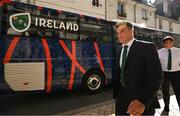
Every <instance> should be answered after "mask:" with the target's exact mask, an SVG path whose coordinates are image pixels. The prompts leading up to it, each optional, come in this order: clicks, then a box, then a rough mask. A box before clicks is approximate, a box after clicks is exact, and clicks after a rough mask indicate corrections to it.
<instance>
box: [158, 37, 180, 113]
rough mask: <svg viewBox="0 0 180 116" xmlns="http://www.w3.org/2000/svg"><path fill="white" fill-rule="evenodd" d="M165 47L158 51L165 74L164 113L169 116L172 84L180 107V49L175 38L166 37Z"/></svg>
mask: <svg viewBox="0 0 180 116" xmlns="http://www.w3.org/2000/svg"><path fill="white" fill-rule="evenodd" d="M163 46H164V47H163V48H161V49H160V50H158V53H159V58H160V61H161V65H162V69H163V73H164V81H163V84H162V93H163V100H164V103H165V107H164V111H163V113H164V114H168V112H169V101H170V91H169V89H170V83H171V85H172V87H173V90H174V93H175V96H176V99H177V102H178V105H179V106H180V86H179V84H180V49H179V48H177V47H174V38H173V37H171V36H166V37H165V38H164V39H163Z"/></svg>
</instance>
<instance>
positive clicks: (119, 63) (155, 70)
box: [113, 22, 162, 115]
mask: <svg viewBox="0 0 180 116" xmlns="http://www.w3.org/2000/svg"><path fill="white" fill-rule="evenodd" d="M116 32H117V36H118V41H119V42H120V43H121V44H122V45H120V44H119V45H118V46H116V54H115V55H116V57H115V58H116V59H115V72H114V73H115V78H114V91H113V97H114V98H115V99H116V104H115V114H116V115H127V114H130V115H153V114H154V113H155V108H156V107H159V103H158V99H157V97H156V92H157V90H158V89H159V87H160V85H161V82H162V69H161V64H160V60H159V57H158V53H157V49H156V47H155V45H154V44H153V43H148V42H143V41H138V40H136V39H135V38H134V36H133V25H132V24H131V23H129V22H121V23H117V25H116Z"/></svg>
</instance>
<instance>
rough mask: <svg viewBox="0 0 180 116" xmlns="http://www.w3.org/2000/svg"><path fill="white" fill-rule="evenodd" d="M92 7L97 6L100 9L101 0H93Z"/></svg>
mask: <svg viewBox="0 0 180 116" xmlns="http://www.w3.org/2000/svg"><path fill="white" fill-rule="evenodd" d="M92 5H93V6H96V7H99V6H100V4H99V0H92Z"/></svg>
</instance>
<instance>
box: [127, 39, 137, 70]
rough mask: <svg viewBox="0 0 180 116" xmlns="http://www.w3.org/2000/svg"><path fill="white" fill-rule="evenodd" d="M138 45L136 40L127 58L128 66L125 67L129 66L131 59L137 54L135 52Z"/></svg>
mask: <svg viewBox="0 0 180 116" xmlns="http://www.w3.org/2000/svg"><path fill="white" fill-rule="evenodd" d="M136 45H137V41H136V40H134V42H133V43H132V45H131V48H130V50H129V53H128V56H127V59H126V65H125V67H126V66H127V65H128V62H129V60H130V58H131V57H132V56H133V54H134V53H135V51H136Z"/></svg>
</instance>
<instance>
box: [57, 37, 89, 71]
mask: <svg viewBox="0 0 180 116" xmlns="http://www.w3.org/2000/svg"><path fill="white" fill-rule="evenodd" d="M59 43H60V45H61V46H62V48H63V49H64V51H65V52H66V54H67V55H68V57H69V58H70V59H71V60H72V61H73V62H74V63H75V64H76V67H77V68H78V69H79V70H80V71H81V72H82V73H83V74H85V73H86V70H85V69H84V68H83V67H82V66H81V65H80V64H79V63H78V61H77V60H76V57H73V56H72V54H71V52H70V51H69V49H68V48H67V46H66V45H65V43H64V41H63V40H59Z"/></svg>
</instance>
